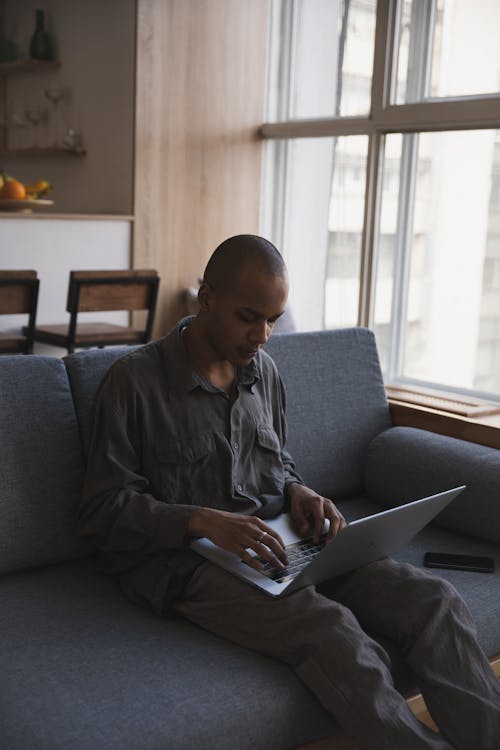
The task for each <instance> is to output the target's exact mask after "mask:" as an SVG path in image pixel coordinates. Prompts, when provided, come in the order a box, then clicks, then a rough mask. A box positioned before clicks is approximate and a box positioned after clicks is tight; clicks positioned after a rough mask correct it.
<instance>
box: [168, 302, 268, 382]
mask: <svg viewBox="0 0 500 750" xmlns="http://www.w3.org/2000/svg"><path fill="white" fill-rule="evenodd" d="M194 317H195V316H194V315H191V316H188V317H186V318H182V320H179V322H178V323H177V325H176V326H175V327H174V328H173V330H172V331H171V332H170V333H169V334H168V335H167V336H166V337H165V339H164V341H165V346H166V350H167V351H166V354H167V363H166V366H167V377H168V381H169V385H170V388H171V389H172V390H173V391H175V392H176V393H178V394H179V395H180V394H182V393H189V392H191V391H193V390H195V389H196V388H203V390H206V391H213V392H214V393H215V392H217V390H218V389H217V388H215V387H214V386H212V385H210V383H209V382H208V381H207V380H205V378H204V377H203V376H202V375H200V373H199V372H198V371H197V370H196V369H195V368H194V367H193V366H192V364H191V362H190V361H189V357H188V354H187V351H186V348H185V346H184V344H183V342H182V332H183V330H184V329H185V328H187V326H188V325H189V324H190V323H191V321H192V320H193V319H194ZM172 362H175V366H174V367H172ZM260 376H261V371H260V354H259V353H257V354H256V356H255V357H254V359H252V360H251V362H249V364H248V365H243V366H242V367H238V369H237V373H236V379H237V384H238V385H244V386H246V387H248V390H249V391H250V392H251V393H252V386H253V385H254V384H255V383H256V382H257V381H258V380H259V379H260Z"/></svg>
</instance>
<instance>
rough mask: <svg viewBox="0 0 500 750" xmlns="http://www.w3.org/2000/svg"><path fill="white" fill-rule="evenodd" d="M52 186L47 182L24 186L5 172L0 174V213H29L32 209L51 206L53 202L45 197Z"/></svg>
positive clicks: (40, 181)
mask: <svg viewBox="0 0 500 750" xmlns="http://www.w3.org/2000/svg"><path fill="white" fill-rule="evenodd" d="M51 190H52V185H51V184H50V182H49V181H48V180H39V181H38V182H34V183H33V184H32V185H24V183H22V182H20V180H16V179H15V178H14V177H11V176H10V175H8V174H5V172H2V173H0V211H24V212H28V213H29V212H31V211H32V210H33V208H40V207H46V206H53V205H54V201H52V200H50V199H49V198H47V197H46V196H47V195H48V194H49V193H50V192H51Z"/></svg>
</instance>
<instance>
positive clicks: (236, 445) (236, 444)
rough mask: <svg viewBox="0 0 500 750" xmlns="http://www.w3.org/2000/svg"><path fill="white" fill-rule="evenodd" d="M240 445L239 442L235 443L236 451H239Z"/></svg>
mask: <svg viewBox="0 0 500 750" xmlns="http://www.w3.org/2000/svg"><path fill="white" fill-rule="evenodd" d="M239 447H240V444H239V443H233V448H234V450H235V451H237V450H238V448H239Z"/></svg>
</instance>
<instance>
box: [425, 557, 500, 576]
mask: <svg viewBox="0 0 500 750" xmlns="http://www.w3.org/2000/svg"><path fill="white" fill-rule="evenodd" d="M424 565H425V567H426V568H446V569H447V570H472V571H475V572H477V573H493V571H494V570H495V562H494V560H493V558H492V557H480V556H478V555H455V554H450V553H446V552H426V553H425V556H424Z"/></svg>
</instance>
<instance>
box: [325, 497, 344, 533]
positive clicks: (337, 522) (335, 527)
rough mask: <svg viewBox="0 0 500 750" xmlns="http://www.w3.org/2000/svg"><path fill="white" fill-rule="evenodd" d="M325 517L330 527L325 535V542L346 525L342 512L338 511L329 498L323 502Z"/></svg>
mask: <svg viewBox="0 0 500 750" xmlns="http://www.w3.org/2000/svg"><path fill="white" fill-rule="evenodd" d="M324 510H325V517H326V518H328V520H329V521H330V528H329V529H328V534H327V537H326V540H327V542H330V541H331V540H332V539H333V538H334V537H335V536H337V534H338V533H339V531H341V530H342V529H344V528H345V527H346V526H347V523H346V520H345V518H344V516H343V515H342V513H341V512H340V511H339V509H338V508H337V506H336V505H334V503H332V501H331V500H326V499H325V503H324Z"/></svg>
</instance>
